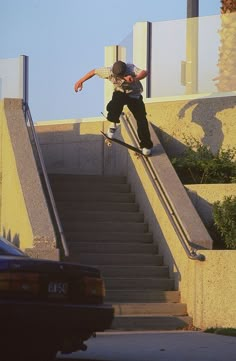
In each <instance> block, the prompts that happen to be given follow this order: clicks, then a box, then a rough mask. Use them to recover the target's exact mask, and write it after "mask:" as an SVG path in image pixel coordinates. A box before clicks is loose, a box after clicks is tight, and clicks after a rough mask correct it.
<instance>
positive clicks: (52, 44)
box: [0, 0, 220, 121]
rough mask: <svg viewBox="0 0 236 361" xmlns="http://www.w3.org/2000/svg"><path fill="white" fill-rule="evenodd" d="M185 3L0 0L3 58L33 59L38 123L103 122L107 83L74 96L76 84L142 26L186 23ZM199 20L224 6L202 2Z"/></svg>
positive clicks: (91, 85)
mask: <svg viewBox="0 0 236 361" xmlns="http://www.w3.org/2000/svg"><path fill="white" fill-rule="evenodd" d="M186 7H187V0H169V1H163V0H146V1H145V2H139V1H134V0H128V1H127V0H119V1H117V0H110V1H108V0H100V1H99V0H98V1H96V0H0V10H1V11H0V44H1V45H0V58H15V57H18V56H19V55H21V54H24V55H28V56H29V65H30V72H29V76H30V84H29V85H30V88H29V94H30V97H29V105H30V108H31V112H32V116H33V118H34V121H38V120H52V119H64V118H82V117H95V116H100V112H101V111H102V110H103V85H104V84H103V80H101V79H99V78H97V77H96V78H95V77H94V78H93V79H91V80H89V81H88V82H87V83H86V84H85V85H84V89H83V91H82V92H79V93H77V94H76V93H74V91H73V86H74V83H75V81H76V80H78V79H79V78H80V77H81V76H83V75H84V74H85V73H86V72H88V71H89V70H91V69H93V68H95V67H100V66H103V64H104V47H105V46H110V45H117V44H119V43H120V42H121V41H122V40H123V39H124V38H126V37H127V36H128V35H129V34H131V32H132V29H133V25H134V24H135V23H136V22H139V21H150V22H156V21H167V20H175V19H183V18H185V17H186ZM199 11H200V16H208V15H218V14H219V13H220V0H199Z"/></svg>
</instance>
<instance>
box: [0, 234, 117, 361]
mask: <svg viewBox="0 0 236 361" xmlns="http://www.w3.org/2000/svg"><path fill="white" fill-rule="evenodd" d="M104 297H105V286H104V281H103V278H102V277H101V274H100V271H99V270H98V269H97V268H95V267H90V266H86V265H81V264H78V263H69V262H61V261H52V260H46V259H35V258H31V257H29V256H28V255H27V254H25V253H24V252H23V251H22V250H20V249H19V248H17V247H16V246H14V245H13V244H12V243H11V242H9V241H7V240H6V239H5V238H3V237H0V359H1V361H2V360H3V357H5V358H6V359H7V360H10V359H12V360H14V358H15V357H17V358H16V359H22V360H24V361H26V360H31V361H32V360H34V361H51V360H53V359H54V358H55V356H56V354H57V352H58V351H60V352H62V353H71V352H74V351H78V350H86V348H87V346H86V345H85V343H84V342H85V341H86V340H88V339H89V338H90V337H92V336H93V335H95V333H96V332H100V331H105V330H107V329H109V328H110V326H111V323H112V321H113V317H114V309H113V307H112V305H110V304H106V303H104ZM3 355H4V356H3ZM19 356H21V357H20V358H19Z"/></svg>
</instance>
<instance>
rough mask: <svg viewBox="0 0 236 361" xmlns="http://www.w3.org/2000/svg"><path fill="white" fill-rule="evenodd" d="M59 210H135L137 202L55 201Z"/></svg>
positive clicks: (136, 209)
mask: <svg viewBox="0 0 236 361" xmlns="http://www.w3.org/2000/svg"><path fill="white" fill-rule="evenodd" d="M56 204H57V208H58V210H59V212H61V211H66V210H70V211H71V212H73V211H74V212H78V211H94V212H95V211H104V212H124V213H126V212H137V211H138V210H139V207H138V205H137V203H126V202H115V203H112V202H103V201H99V202H94V201H93V200H92V201H91V200H90V201H88V200H85V201H81V200H80V201H79V202H77V201H73V200H71V201H66V200H64V201H58V200H57V202H56Z"/></svg>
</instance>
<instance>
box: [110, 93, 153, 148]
mask: <svg viewBox="0 0 236 361" xmlns="http://www.w3.org/2000/svg"><path fill="white" fill-rule="evenodd" d="M124 105H127V107H128V108H129V110H130V111H131V112H132V114H133V116H134V118H135V119H136V122H137V131H138V136H139V139H140V147H141V148H152V146H153V143H152V141H151V137H150V132H149V128H148V121H147V118H146V109H145V104H144V102H143V97H142V96H141V95H140V97H139V98H138V99H136V98H131V97H129V96H128V94H126V93H122V92H120V91H115V92H114V93H113V96H112V99H111V101H110V102H109V103H108V104H107V111H108V114H107V119H108V120H109V121H110V122H113V123H120V119H119V118H120V115H121V113H122V110H123V108H124Z"/></svg>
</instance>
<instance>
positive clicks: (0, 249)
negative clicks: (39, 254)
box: [0, 237, 26, 257]
mask: <svg viewBox="0 0 236 361" xmlns="http://www.w3.org/2000/svg"><path fill="white" fill-rule="evenodd" d="M0 255H8V256H19V257H22V256H24V257H26V254H25V253H24V252H22V251H21V250H20V249H19V248H17V247H16V246H15V245H14V244H13V243H11V242H9V241H8V240H6V239H5V238H3V237H0Z"/></svg>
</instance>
